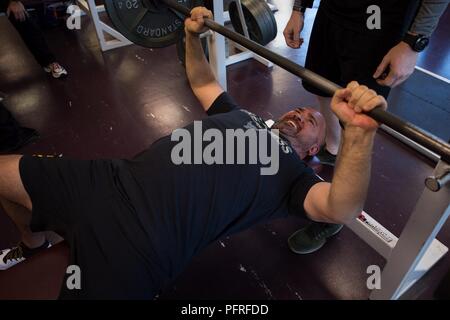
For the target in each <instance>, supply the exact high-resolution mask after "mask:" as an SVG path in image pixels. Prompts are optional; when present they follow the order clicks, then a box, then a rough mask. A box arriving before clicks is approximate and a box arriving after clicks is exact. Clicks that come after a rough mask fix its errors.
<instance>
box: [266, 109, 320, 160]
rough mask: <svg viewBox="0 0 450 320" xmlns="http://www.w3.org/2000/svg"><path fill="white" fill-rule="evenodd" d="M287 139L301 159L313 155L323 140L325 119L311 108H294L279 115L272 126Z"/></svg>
mask: <svg viewBox="0 0 450 320" xmlns="http://www.w3.org/2000/svg"><path fill="white" fill-rule="evenodd" d="M272 128H273V129H278V130H279V131H280V135H281V136H283V137H284V138H286V139H287V140H289V142H290V143H291V145H292V147H293V148H294V149H295V151H296V152H297V153H298V154H299V156H300V157H301V158H302V159H303V158H304V157H306V156H313V155H315V154H316V153H317V152H318V151H319V149H320V147H321V145H323V143H324V140H325V119H324V118H323V116H322V114H321V113H320V112H319V111H317V110H315V109H313V108H296V109H294V110H292V111H289V112H288V113H285V114H284V115H282V116H281V118H280V119H278V121H276V122H275V124H274V125H273V126H272Z"/></svg>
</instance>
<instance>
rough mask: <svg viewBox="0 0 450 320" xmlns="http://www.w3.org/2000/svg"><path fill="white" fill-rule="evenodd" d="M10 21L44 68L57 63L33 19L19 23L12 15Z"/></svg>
mask: <svg viewBox="0 0 450 320" xmlns="http://www.w3.org/2000/svg"><path fill="white" fill-rule="evenodd" d="M9 21H11V23H12V25H13V26H14V27H15V28H16V30H17V32H18V33H19V34H20V37H21V38H22V40H23V42H24V43H25V45H26V46H27V47H28V49H29V50H30V52H31V54H32V55H33V56H34V58H35V59H36V61H37V62H38V63H39V64H40V65H41V66H42V67H43V68H44V67H47V66H48V65H49V64H51V63H52V62H55V61H56V59H55V56H54V55H53V53H52V52H51V51H50V49H49V47H48V45H47V41H45V38H44V36H43V34H42V31H41V29H40V28H39V26H38V25H37V24H36V23H35V22H34V21H33V20H32V19H30V18H27V19H26V20H25V21H18V20H16V18H14V15H12V14H11V15H10V16H9Z"/></svg>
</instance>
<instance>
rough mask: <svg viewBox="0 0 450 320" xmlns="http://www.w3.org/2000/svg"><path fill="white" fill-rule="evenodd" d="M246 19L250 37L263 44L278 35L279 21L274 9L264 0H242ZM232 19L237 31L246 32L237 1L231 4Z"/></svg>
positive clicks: (229, 8) (229, 10) (229, 9)
mask: <svg viewBox="0 0 450 320" xmlns="http://www.w3.org/2000/svg"><path fill="white" fill-rule="evenodd" d="M241 5H242V11H243V13H244V19H245V22H246V24H247V29H248V33H249V36H250V39H252V40H253V41H256V42H258V43H259V44H261V45H266V44H268V43H269V42H271V41H272V40H273V39H275V37H276V36H277V23H276V21H275V17H274V15H273V13H272V10H271V9H270V7H269V6H268V5H267V3H266V1H264V0H241ZM228 12H229V13H230V20H231V24H232V25H233V28H234V29H235V30H236V32H238V33H240V34H244V32H243V29H242V24H241V20H240V19H239V12H238V9H237V2H236V1H233V2H231V3H230V4H229V7H228Z"/></svg>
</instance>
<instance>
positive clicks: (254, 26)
mask: <svg viewBox="0 0 450 320" xmlns="http://www.w3.org/2000/svg"><path fill="white" fill-rule="evenodd" d="M247 2H249V1H248V0H242V1H241V4H242V11H243V13H244V20H245V22H246V24H247V29H248V33H249V36H250V39H252V40H253V41H255V42H258V43H260V44H263V36H262V33H261V29H260V27H259V24H258V22H257V21H256V17H255V15H254V14H253V13H252V12H251V11H250V9H249V8H248V6H247ZM249 6H250V7H251V4H249ZM228 12H229V14H230V20H231V24H232V25H233V28H234V29H235V30H236V32H238V33H240V34H242V35H243V34H244V31H243V28H242V24H241V20H240V19H239V12H238V9H237V3H236V2H235V1H233V2H231V3H230V5H229V7H228Z"/></svg>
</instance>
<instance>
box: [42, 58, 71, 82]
mask: <svg viewBox="0 0 450 320" xmlns="http://www.w3.org/2000/svg"><path fill="white" fill-rule="evenodd" d="M44 70H45V72H47V73H51V74H52V76H53V78H56V79H58V78H61V77H66V76H67V71H66V69H64V68H63V67H62V66H61V65H60V64H59V63H58V62H53V63H50V64H49V65H48V66H46V67H44Z"/></svg>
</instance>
